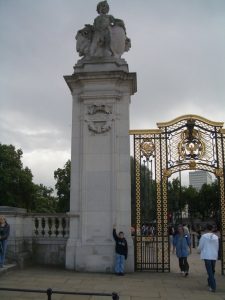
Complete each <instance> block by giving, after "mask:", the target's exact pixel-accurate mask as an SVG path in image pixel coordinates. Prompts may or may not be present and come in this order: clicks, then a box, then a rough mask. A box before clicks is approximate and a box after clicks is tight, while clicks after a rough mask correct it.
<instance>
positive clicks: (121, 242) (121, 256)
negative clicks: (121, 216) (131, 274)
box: [113, 226, 128, 276]
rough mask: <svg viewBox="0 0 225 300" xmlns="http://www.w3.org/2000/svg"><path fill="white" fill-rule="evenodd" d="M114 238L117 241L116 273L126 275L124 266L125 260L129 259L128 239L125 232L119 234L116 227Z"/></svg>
mask: <svg viewBox="0 0 225 300" xmlns="http://www.w3.org/2000/svg"><path fill="white" fill-rule="evenodd" d="M113 238H114V240H115V242H116V246H115V252H116V265H115V273H116V274H117V275H120V276H123V275H124V266H125V260H126V259H127V254H128V247H127V241H126V239H125V237H124V233H123V232H122V231H120V232H119V234H118V235H117V233H116V227H115V226H114V227H113Z"/></svg>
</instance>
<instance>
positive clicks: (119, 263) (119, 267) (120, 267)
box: [115, 253, 125, 274]
mask: <svg viewBox="0 0 225 300" xmlns="http://www.w3.org/2000/svg"><path fill="white" fill-rule="evenodd" d="M124 264H125V256H124V255H121V254H118V253H116V266H115V272H116V273H117V274H119V273H124Z"/></svg>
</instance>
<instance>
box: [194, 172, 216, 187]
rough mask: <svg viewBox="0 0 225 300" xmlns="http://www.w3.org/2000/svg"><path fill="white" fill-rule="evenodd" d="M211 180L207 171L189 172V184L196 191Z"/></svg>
mask: <svg viewBox="0 0 225 300" xmlns="http://www.w3.org/2000/svg"><path fill="white" fill-rule="evenodd" d="M212 182H213V177H212V175H211V174H210V173H209V172H207V171H194V172H189V185H191V186H193V187H194V188H195V189H196V190H197V191H199V190H200V189H201V187H202V186H203V184H205V183H206V184H211V183H212Z"/></svg>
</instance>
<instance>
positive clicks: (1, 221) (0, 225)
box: [0, 216, 10, 268]
mask: <svg viewBox="0 0 225 300" xmlns="http://www.w3.org/2000/svg"><path fill="white" fill-rule="evenodd" d="M9 232H10V226H9V224H8V223H7V222H6V219H5V217H4V216H0V268H3V266H4V262H5V254H6V248H7V239H8V237H9Z"/></svg>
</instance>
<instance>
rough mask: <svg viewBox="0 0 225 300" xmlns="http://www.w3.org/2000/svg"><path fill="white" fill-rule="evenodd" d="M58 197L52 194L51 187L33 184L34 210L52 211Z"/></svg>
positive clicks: (55, 206)
mask: <svg viewBox="0 0 225 300" xmlns="http://www.w3.org/2000/svg"><path fill="white" fill-rule="evenodd" d="M57 200H58V199H57V198H56V197H54V196H53V189H52V188H50V187H46V186H44V185H43V184H36V185H35V200H34V211H35V212H38V213H54V212H56V210H57V204H58V201H57Z"/></svg>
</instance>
